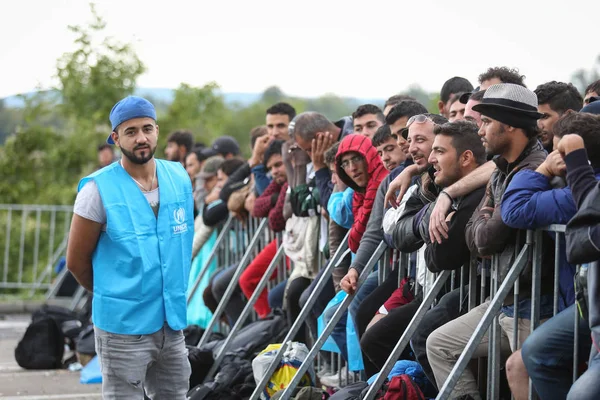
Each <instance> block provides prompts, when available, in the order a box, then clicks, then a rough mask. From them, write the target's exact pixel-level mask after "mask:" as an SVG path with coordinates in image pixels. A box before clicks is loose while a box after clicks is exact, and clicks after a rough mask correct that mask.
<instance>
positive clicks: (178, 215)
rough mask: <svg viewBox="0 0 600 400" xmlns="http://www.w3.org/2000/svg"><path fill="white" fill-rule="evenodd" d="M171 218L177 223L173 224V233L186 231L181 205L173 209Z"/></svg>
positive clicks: (183, 211)
mask: <svg viewBox="0 0 600 400" xmlns="http://www.w3.org/2000/svg"><path fill="white" fill-rule="evenodd" d="M173 219H174V220H175V223H176V224H177V225H175V226H173V234H174V235H176V234H178V233H183V232H187V223H186V222H185V210H184V209H183V207H179V208H177V209H176V210H175V211H173Z"/></svg>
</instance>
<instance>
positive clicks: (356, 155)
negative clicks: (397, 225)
mask: <svg viewBox="0 0 600 400" xmlns="http://www.w3.org/2000/svg"><path fill="white" fill-rule="evenodd" d="M335 164H336V165H335V167H336V173H337V175H338V177H339V179H340V180H341V181H342V182H343V183H344V184H346V185H347V186H348V187H350V188H352V189H354V194H353V196H352V213H353V214H354V222H353V223H352V227H351V228H350V233H349V236H348V247H349V248H350V251H352V253H354V254H356V253H357V251H358V248H359V244H360V242H361V240H362V237H363V234H364V233H365V231H366V228H367V223H368V222H369V218H370V217H371V211H372V210H373V206H374V203H375V198H376V194H377V189H378V188H379V185H380V184H381V182H382V181H383V180H384V179H385V178H386V176H387V174H388V171H387V170H386V169H385V167H384V166H383V163H382V162H381V158H380V157H379V156H378V155H377V149H376V148H375V147H373V145H372V144H371V139H369V138H368V137H366V136H363V135H355V134H352V135H348V136H346V137H345V138H344V139H343V140H342V142H341V143H340V146H339V149H338V152H337V155H336V159H335ZM374 278H375V279H368V280H367V282H365V284H364V285H363V287H362V288H361V291H360V292H359V294H358V295H357V296H356V297H355V298H354V300H353V301H352V304H351V305H350V315H351V316H352V320H353V321H355V311H356V310H357V308H358V306H359V305H360V303H361V302H362V300H364V298H365V297H366V296H367V295H368V294H369V293H371V292H372V291H373V289H375V287H377V276H376V275H375V276H374ZM344 279H346V278H344ZM342 287H343V286H342ZM344 290H345V291H346V292H348V290H346V289H344ZM336 309H337V307H331V308H329V309H327V310H326V311H325V314H324V316H323V319H324V322H325V323H327V322H328V320H329V319H330V318H331V317H332V316H333V314H334V312H335V310H336ZM346 320H347V316H344V317H342V319H341V321H342V322H340V323H339V324H338V326H337V327H336V329H335V330H334V332H333V333H332V337H333V339H334V340H335V342H336V343H337V345H338V347H339V348H340V350H341V352H342V356H343V357H344V358H345V359H346V360H348V354H347V352H346V349H347V344H346V335H345V326H346ZM324 383H325V384H328V383H327V381H326V382H324Z"/></svg>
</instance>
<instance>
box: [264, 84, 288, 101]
mask: <svg viewBox="0 0 600 400" xmlns="http://www.w3.org/2000/svg"><path fill="white" fill-rule="evenodd" d="M284 97H285V94H284V93H283V91H282V90H281V89H279V87H278V86H271V87H269V88H267V89H266V90H265V91H264V92H263V94H262V96H261V101H262V102H263V103H269V104H275V103H279V102H280V101H282V100H283V98H284Z"/></svg>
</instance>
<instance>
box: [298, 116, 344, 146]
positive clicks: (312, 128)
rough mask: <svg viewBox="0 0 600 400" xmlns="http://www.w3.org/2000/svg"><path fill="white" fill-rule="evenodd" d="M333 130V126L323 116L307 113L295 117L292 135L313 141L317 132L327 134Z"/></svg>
mask: <svg viewBox="0 0 600 400" xmlns="http://www.w3.org/2000/svg"><path fill="white" fill-rule="evenodd" d="M333 128H335V125H333V123H332V122H331V121H330V120H328V119H327V117H325V116H324V115H323V114H319V113H318V112H315V111H307V112H303V113H301V114H299V115H298V116H297V117H296V122H295V125H294V130H293V135H294V137H296V136H299V137H301V138H302V139H303V140H307V141H308V140H313V139H314V138H315V134H316V133H317V132H327V131H330V130H332V129H333Z"/></svg>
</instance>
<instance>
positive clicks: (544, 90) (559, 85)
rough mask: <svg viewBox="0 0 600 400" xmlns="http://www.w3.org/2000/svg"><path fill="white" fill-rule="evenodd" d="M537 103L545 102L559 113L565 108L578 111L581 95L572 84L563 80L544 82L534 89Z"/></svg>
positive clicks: (581, 101) (581, 100) (564, 110)
mask: <svg viewBox="0 0 600 400" xmlns="http://www.w3.org/2000/svg"><path fill="white" fill-rule="evenodd" d="M534 92H535V94H536V95H537V98H538V104H547V105H548V106H549V107H550V108H551V109H552V110H553V111H556V112H557V113H558V114H559V115H562V114H564V113H565V112H566V111H567V110H573V111H579V110H580V109H581V105H582V103H583V97H581V95H580V94H579V91H578V90H577V88H575V86H573V84H571V83H564V82H556V81H551V82H546V83H542V84H541V85H539V86H538V87H537V88H536V89H535V90H534Z"/></svg>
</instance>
